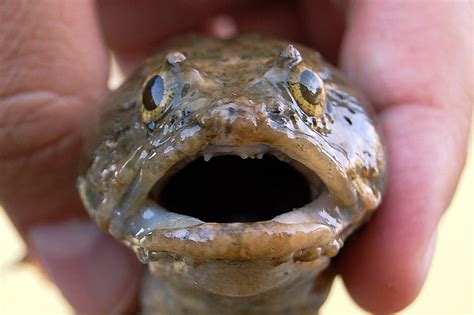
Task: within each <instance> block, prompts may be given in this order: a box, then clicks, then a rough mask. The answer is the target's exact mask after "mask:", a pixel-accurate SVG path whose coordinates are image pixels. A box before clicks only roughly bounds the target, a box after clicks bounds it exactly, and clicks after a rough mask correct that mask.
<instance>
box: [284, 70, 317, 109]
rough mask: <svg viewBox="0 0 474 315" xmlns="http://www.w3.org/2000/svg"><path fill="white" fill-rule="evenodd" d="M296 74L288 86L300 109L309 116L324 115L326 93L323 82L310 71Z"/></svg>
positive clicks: (301, 71)
mask: <svg viewBox="0 0 474 315" xmlns="http://www.w3.org/2000/svg"><path fill="white" fill-rule="evenodd" d="M295 72H296V73H294V74H292V75H291V76H290V80H289V82H288V86H289V89H290V91H291V94H292V95H293V98H294V99H295V101H296V102H297V103H298V105H299V107H300V108H301V109H302V110H303V111H304V112H305V113H306V114H307V115H309V116H315V117H320V116H322V115H324V113H325V111H326V91H325V89H324V82H323V80H322V79H321V78H320V77H319V76H318V75H317V74H316V73H315V72H314V71H311V70H309V69H303V70H297V71H295Z"/></svg>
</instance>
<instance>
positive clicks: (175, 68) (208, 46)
mask: <svg viewBox="0 0 474 315" xmlns="http://www.w3.org/2000/svg"><path fill="white" fill-rule="evenodd" d="M167 47H168V48H166V49H164V50H163V51H162V53H159V54H157V55H155V56H153V57H152V58H150V59H148V60H146V61H145V63H144V65H143V66H142V67H141V68H139V69H138V70H137V71H136V72H135V73H134V74H132V75H131V76H130V77H129V78H128V79H127V80H126V81H125V83H124V84H123V85H122V86H121V87H120V88H119V89H117V90H116V91H114V92H113V93H112V94H111V95H110V97H109V98H108V99H107V100H106V103H105V106H104V110H103V113H102V114H101V116H100V118H99V122H98V124H97V126H98V129H97V130H94V131H93V132H92V133H91V134H92V135H91V137H90V139H93V141H91V146H90V149H89V150H88V152H89V159H88V163H87V167H88V168H87V170H85V171H84V173H83V175H82V176H81V177H80V178H79V180H78V187H79V191H80V194H81V197H82V200H83V202H84V204H85V207H86V209H87V211H88V212H89V214H90V215H91V217H92V218H93V219H94V220H95V221H96V222H97V224H98V225H99V226H101V228H102V229H104V230H105V231H107V232H109V233H111V234H112V235H113V236H114V237H116V238H117V239H119V240H121V241H123V242H124V243H126V244H127V245H129V246H130V247H131V248H133V249H134V250H135V252H136V253H137V255H138V257H139V258H140V259H141V260H142V261H143V262H145V263H148V264H149V267H150V271H151V274H153V275H154V276H150V277H149V278H148V280H147V281H146V283H145V284H144V290H143V291H144V298H143V307H144V311H145V312H146V313H150V314H187V313H188V312H189V311H192V313H193V314H221V313H222V312H224V311H225V313H227V314H267V313H268V314H306V313H308V314H313V313H314V312H315V310H317V309H318V308H319V306H320V305H321V304H322V303H323V301H324V299H325V297H326V295H327V292H328V290H329V288H330V284H331V281H332V278H333V276H334V275H333V274H332V272H331V269H330V268H328V265H329V263H330V257H332V256H334V255H336V254H337V252H338V251H339V249H340V247H341V246H342V244H343V241H344V240H345V239H346V237H347V236H348V235H349V234H350V233H351V232H352V231H354V229H356V228H357V227H358V226H360V225H361V224H363V223H364V222H366V221H367V220H368V218H369V217H370V216H371V214H372V213H373V210H374V209H376V207H377V206H378V205H379V203H380V201H381V197H382V193H383V185H384V177H385V156H384V150H383V145H382V143H381V139H380V137H379V135H378V132H377V129H376V126H375V122H374V116H373V113H372V112H371V109H370V105H369V103H368V102H367V100H366V99H365V98H364V97H363V96H362V95H361V94H360V93H359V92H358V91H357V90H355V89H354V88H353V87H351V85H350V84H349V83H348V82H347V81H346V80H345V79H344V78H343V77H342V76H341V74H340V73H339V72H338V70H337V69H335V68H334V67H333V66H331V65H330V64H328V63H327V62H325V61H324V60H323V59H322V57H321V56H320V55H319V54H318V53H317V52H315V51H313V50H312V49H309V48H307V47H304V46H301V45H297V44H291V43H288V42H284V41H280V40H276V39H272V38H268V37H264V36H260V35H241V36H239V37H236V38H234V39H231V40H218V39H213V38H210V37H203V36H187V37H183V38H179V39H177V40H175V41H173V42H171V43H170V44H169V45H168V46H167ZM157 76H158V77H157ZM150 80H152V81H150ZM151 84H155V86H156V89H157V90H150V91H148V94H146V91H144V89H145V90H146V89H148V88H149V87H150V86H151ZM162 87H163V88H162ZM162 89H164V90H165V92H164V93H163V94H159V93H160V92H162V91H161V90H162ZM153 93H154V94H153ZM150 99H152V100H155V101H156V100H158V101H159V103H160V104H154V103H153V102H152V103H151V104H149V102H150ZM154 105H159V106H156V108H155V107H154ZM229 148H235V152H240V151H238V149H237V148H245V150H246V152H250V154H263V153H269V154H274V155H276V156H277V157H279V158H281V159H283V160H284V159H288V160H291V161H294V163H297V164H298V165H300V166H301V167H304V168H305V169H307V170H309V171H310V173H311V174H313V175H314V177H315V178H318V180H321V181H322V183H323V184H324V187H325V188H324V189H325V193H321V197H318V198H319V199H320V200H319V201H316V202H314V203H312V204H309V205H307V206H304V207H303V208H301V209H297V211H293V212H291V213H288V214H283V215H280V216H278V217H276V218H274V219H272V220H269V221H263V222H255V223H238V222H236V223H219V224H218V223H212V222H202V221H201V220H199V219H197V218H192V217H188V216H184V215H178V214H173V213H170V212H167V211H165V210H164V209H160V208H159V207H158V206H157V205H156V204H154V203H153V202H152V201H150V200H149V198H148V196H149V192H150V191H151V189H152V188H153V186H154V185H155V184H156V183H157V181H159V179H160V178H162V177H163V176H165V174H166V173H167V172H169V171H170V170H173V169H176V168H178V167H179V166H180V165H183V164H186V163H188V162H189V161H191V160H193V159H195V158H196V157H199V156H202V155H205V154H214V153H216V154H223V152H225V150H229ZM232 150H234V149H232ZM254 151H255V152H254ZM235 152H233V153H234V154H237V153H235ZM245 154H247V153H245ZM183 193H184V192H183Z"/></svg>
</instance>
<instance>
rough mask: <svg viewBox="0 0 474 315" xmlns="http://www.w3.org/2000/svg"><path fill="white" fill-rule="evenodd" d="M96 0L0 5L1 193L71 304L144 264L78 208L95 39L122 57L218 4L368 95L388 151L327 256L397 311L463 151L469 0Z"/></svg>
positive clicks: (129, 60) (127, 278)
mask: <svg viewBox="0 0 474 315" xmlns="http://www.w3.org/2000/svg"><path fill="white" fill-rule="evenodd" d="M338 3H339V2H338ZM95 5H96V3H94V2H93V1H92V0H87V1H77V2H75V3H74V4H72V2H70V1H69V2H63V1H54V0H51V1H41V2H40V1H25V0H18V1H4V2H3V3H1V4H0V43H2V49H1V50H0V69H2V70H1V73H2V75H1V77H0V147H1V148H2V149H1V151H0V200H1V202H2V204H3V206H4V207H5V209H6V210H7V212H8V214H9V216H10V218H11V219H12V221H13V222H14V223H15V225H16V226H17V228H18V230H19V231H20V233H21V234H22V236H23V237H24V239H25V241H26V243H27V245H28V248H29V249H30V251H31V252H32V255H33V257H35V258H36V259H38V260H39V261H40V263H41V264H42V265H43V267H44V268H45V270H46V271H47V273H48V274H49V275H50V276H51V278H52V279H53V281H55V282H56V283H57V285H58V286H59V288H60V289H61V291H62V293H63V294H64V296H65V297H66V298H67V299H68V301H69V302H70V303H71V305H72V306H73V307H74V308H75V309H76V310H77V311H79V312H81V313H111V312H118V313H121V312H125V310H129V309H131V308H133V307H134V301H136V299H135V298H136V294H137V290H138V287H139V280H140V279H139V276H137V275H139V274H140V272H141V267H140V266H139V263H138V262H137V260H136V258H135V257H133V255H132V254H131V253H129V252H128V251H127V250H126V249H124V248H123V247H121V246H120V245H118V244H117V243H116V242H115V241H113V240H111V239H110V238H109V237H108V236H105V235H102V234H101V233H100V232H98V230H97V229H96V227H95V226H94V225H93V224H92V223H91V222H90V221H88V220H87V219H85V218H84V219H82V217H83V216H84V214H85V212H84V210H83V208H82V206H81V203H80V201H79V199H78V196H77V192H76V190H75V185H74V183H75V179H76V176H77V172H78V163H79V157H80V154H81V151H82V142H83V134H84V131H85V130H86V129H87V128H88V127H89V124H90V121H93V120H94V119H91V117H94V116H95V115H96V114H97V113H98V111H99V107H98V105H99V104H100V101H101V99H102V98H103V97H104V95H105V94H106V93H107V88H106V81H107V75H108V64H109V60H108V56H107V47H110V48H111V49H113V50H114V51H115V53H116V54H117V56H118V57H119V59H120V62H121V63H122V64H123V65H125V67H126V69H131V68H133V67H134V66H135V65H136V64H137V62H139V60H141V59H142V58H143V57H145V56H146V55H148V54H150V53H151V52H153V50H155V49H156V47H157V46H159V43H160V42H161V41H162V40H163V39H164V38H166V37H168V36H171V35H174V34H178V33H183V32H185V31H187V30H192V29H194V30H196V29H199V30H208V31H215V29H214V26H215V25H213V24H212V23H208V21H207V20H208V19H209V18H211V17H212V16H214V15H215V14H217V13H226V14H229V15H232V16H233V17H234V18H235V22H236V25H237V28H238V29H239V30H240V31H254V30H260V31H263V32H267V33H271V34H275V35H277V36H279V37H283V38H286V39H290V40H295V41H299V42H303V43H306V44H308V45H312V46H313V47H315V48H316V49H318V50H320V51H321V52H322V53H323V55H325V56H326V57H327V58H328V59H329V60H332V61H336V60H337V59H338V56H340V59H339V61H340V65H341V67H342V69H343V71H344V72H346V74H347V75H348V76H349V77H350V78H351V79H352V81H353V82H354V83H355V84H356V85H358V86H359V87H360V88H361V89H362V90H363V91H364V92H365V93H366V94H367V95H368V96H369V98H370V99H371V100H372V102H373V104H374V106H375V108H376V110H377V113H378V116H379V123H380V125H381V130H382V132H383V134H384V137H385V143H386V145H387V151H388V155H389V163H388V165H389V170H388V172H389V182H388V186H387V192H386V195H385V198H384V203H383V205H382V207H381V208H380V209H379V210H377V212H376V215H375V216H374V218H373V220H372V221H371V222H370V224H369V225H368V226H367V227H366V228H365V229H364V230H363V232H362V233H361V234H360V236H359V237H358V238H357V240H355V241H354V242H351V243H349V244H347V246H346V247H345V248H344V250H343V252H342V253H341V255H340V256H339V257H338V259H337V260H336V267H337V268H338V270H339V272H340V273H341V274H342V276H343V279H344V282H345V283H346V285H347V287H348V289H349V291H350V293H351V295H352V296H353V297H354V299H355V300H356V301H357V302H358V303H359V304H360V305H361V306H362V307H364V308H366V309H367V310H370V311H372V312H384V313H385V312H395V311H398V310H400V309H401V308H403V307H404V306H406V305H407V304H409V303H410V302H411V301H412V300H413V299H414V298H415V297H416V295H417V293H418V292H419V290H420V288H421V285H422V283H423V281H424V278H425V276H426V273H427V271H428V268H429V265H430V261H431V254H432V250H433V247H434V243H435V235H436V225H437V222H438V219H439V217H440V216H441V214H442V212H443V211H444V210H445V209H446V207H447V205H448V203H449V201H450V199H451V197H452V194H453V192H454V189H455V187H456V183H457V181H458V177H459V174H460V172H461V170H462V166H463V162H464V158H465V155H466V147H467V133H468V128H469V124H470V117H471V115H470V111H471V104H472V100H473V95H472V91H471V90H472V88H471V87H472V86H473V83H474V82H473V78H472V74H473V71H472V70H473V69H472V68H469V66H471V67H472V59H471V58H472V43H471V45H470V41H471V38H470V35H471V34H470V31H471V30H472V29H473V28H472V21H470V20H469V14H468V12H469V11H470V10H472V8H471V7H470V5H469V2H467V1H465V2H461V1H458V2H455V3H453V2H441V1H437V2H435V1H421V0H420V1H406V2H398V1H384V2H382V1H370V0H368V1H357V2H353V7H351V8H348V7H347V6H345V5H341V6H340V7H339V9H336V8H335V7H334V6H332V5H331V3H330V2H327V1H319V2H315V1H299V2H282V1H278V2H275V1H262V2H256V1H250V0H246V1H230V0H228V1H212V0H205V1H200V2H188V1H184V0H179V1H178V0H176V1H172V2H166V3H161V2H160V3H158V2H157V1H154V0H143V1H141V2H140V4H136V3H134V2H132V1H129V0H101V1H99V2H98V8H99V11H98V12H99V13H100V14H99V15H98V16H97V15H96V12H95V9H96V7H95ZM346 11H347V12H346ZM345 13H347V14H348V16H350V19H349V21H348V24H347V27H344V18H343V14H345ZM101 25H102V26H103V34H102V33H101V27H100V26H101ZM217 32H219V30H217ZM102 35H103V36H104V38H105V42H104V38H103V37H102ZM341 45H342V46H341ZM77 218H81V219H77Z"/></svg>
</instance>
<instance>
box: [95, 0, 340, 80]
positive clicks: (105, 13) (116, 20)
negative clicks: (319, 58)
mask: <svg viewBox="0 0 474 315" xmlns="http://www.w3.org/2000/svg"><path fill="white" fill-rule="evenodd" d="M308 3H309V5H305V6H303V8H302V7H301V3H300V2H288V1H230V0H228V1H211V0H207V1H205V2H199V4H196V5H189V4H190V3H189V2H186V3H185V4H186V5H184V2H183V1H175V2H173V3H169V2H167V3H162V2H156V1H142V2H141V4H140V6H138V7H137V6H136V5H135V4H134V3H132V2H131V1H129V0H121V1H119V2H118V4H117V1H111V0H101V1H100V2H99V9H100V16H101V18H102V21H103V23H102V24H103V28H104V34H105V37H106V39H107V42H108V44H109V45H110V46H111V47H112V49H113V50H114V52H115V53H116V54H117V56H118V57H119V58H120V61H121V64H122V66H124V67H125V68H126V69H125V70H126V72H128V71H127V70H131V69H133V68H134V67H135V66H136V65H137V63H139V62H141V60H142V59H143V58H144V57H146V56H148V55H150V54H151V53H153V52H154V51H156V50H157V49H158V47H159V46H160V43H162V41H163V40H165V39H166V38H169V37H170V36H173V35H176V34H179V33H183V32H196V31H198V32H206V33H211V34H214V35H219V32H217V33H216V32H214V31H213V28H215V26H216V25H218V24H219V23H218V22H219V21H221V20H219V19H217V20H214V17H216V16H219V15H220V16H222V15H224V16H228V17H231V18H232V19H233V20H234V21H235V23H236V26H237V30H238V31H239V32H262V33H265V34H270V35H273V36H276V37H278V38H281V39H286V40H291V41H295V42H299V43H303V44H311V45H313V46H315V47H316V48H317V49H319V50H321V51H322V53H323V54H325V56H326V57H328V58H329V59H330V60H331V61H335V60H337V49H338V47H339V43H340V39H341V35H342V31H343V27H344V25H343V19H342V14H341V10H337V9H335V8H334V6H332V5H330V4H328V3H326V1H324V2H321V3H320V2H318V3H312V2H308ZM307 7H309V9H310V10H313V12H315V13H313V14H306V11H308V10H306V9H308V8H307ZM124 21H127V22H126V23H124ZM214 22H217V23H214ZM329 22H330V24H329ZM306 26H307V27H306ZM308 29H310V35H311V38H310V39H311V41H309V40H308V34H307V33H308Z"/></svg>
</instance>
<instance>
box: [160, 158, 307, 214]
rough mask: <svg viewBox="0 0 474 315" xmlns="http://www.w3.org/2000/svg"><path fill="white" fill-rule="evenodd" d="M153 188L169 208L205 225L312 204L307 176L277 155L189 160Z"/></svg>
mask: <svg viewBox="0 0 474 315" xmlns="http://www.w3.org/2000/svg"><path fill="white" fill-rule="evenodd" d="M158 186H159V187H160V188H159V191H157V189H155V190H152V192H151V196H152V198H153V199H154V200H155V201H156V202H157V203H158V204H159V205H161V206H162V207H164V208H165V209H166V210H168V211H171V212H175V213H179V214H184V215H188V216H192V217H195V218H197V219H200V220H202V221H205V222H217V223H228V222H257V221H265V220H270V219H272V218H274V217H275V216H277V215H279V214H283V213H285V212H288V211H291V210H293V209H295V208H300V207H302V206H304V205H305V204H307V203H309V202H310V201H311V199H312V198H311V189H310V185H309V183H308V181H307V180H306V178H305V177H304V176H303V175H302V174H301V173H300V172H298V171H297V170H296V169H295V168H294V167H293V166H291V165H290V164H288V163H286V162H282V161H280V160H279V159H277V158H276V157H274V156H273V155H269V154H265V155H264V156H263V158H262V159H242V158H240V157H238V156H233V155H226V156H216V157H213V158H212V159H211V160H210V161H208V162H206V161H204V159H203V158H202V157H200V158H198V159H196V160H194V161H192V162H190V163H189V164H187V165H186V166H184V167H183V168H181V169H180V170H179V171H178V172H177V173H175V174H174V175H172V176H170V177H169V178H167V179H166V182H164V183H163V184H160V185H157V187H158Z"/></svg>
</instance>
